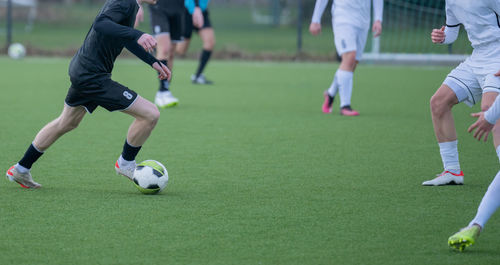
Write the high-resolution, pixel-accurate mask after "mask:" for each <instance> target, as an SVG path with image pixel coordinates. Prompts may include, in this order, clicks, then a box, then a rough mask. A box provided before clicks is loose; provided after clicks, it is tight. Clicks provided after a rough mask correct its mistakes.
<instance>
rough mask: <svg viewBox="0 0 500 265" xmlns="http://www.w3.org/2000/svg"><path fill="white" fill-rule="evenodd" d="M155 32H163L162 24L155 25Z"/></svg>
mask: <svg viewBox="0 0 500 265" xmlns="http://www.w3.org/2000/svg"><path fill="white" fill-rule="evenodd" d="M155 33H156V34H160V33H161V28H160V26H158V25H156V26H155Z"/></svg>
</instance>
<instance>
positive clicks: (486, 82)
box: [443, 58, 500, 107]
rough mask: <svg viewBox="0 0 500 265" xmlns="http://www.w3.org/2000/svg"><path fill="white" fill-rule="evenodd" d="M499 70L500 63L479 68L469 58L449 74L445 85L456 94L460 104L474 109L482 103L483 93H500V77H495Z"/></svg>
mask: <svg viewBox="0 0 500 265" xmlns="http://www.w3.org/2000/svg"><path fill="white" fill-rule="evenodd" d="M499 70H500V63H491V64H486V65H483V66H482V67H477V66H473V65H471V63H470V60H469V58H468V59H467V60H465V61H464V62H462V63H461V64H460V65H458V66H457V67H456V68H455V69H453V70H452V71H451V72H450V73H449V74H448V76H447V77H446V79H445V80H444V82H443V84H445V85H447V86H449V87H450V88H451V89H452V90H453V92H455V95H456V96H457V99H458V102H464V103H465V104H467V105H469V106H471V107H472V106H473V105H474V104H476V103H477V102H479V101H481V97H482V95H483V93H486V92H496V93H500V77H496V76H494V74H495V73H497V72H498V71H499Z"/></svg>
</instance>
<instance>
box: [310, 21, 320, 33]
mask: <svg viewBox="0 0 500 265" xmlns="http://www.w3.org/2000/svg"><path fill="white" fill-rule="evenodd" d="M309 32H311V34H312V35H314V36H316V35H318V34H320V33H321V24H320V23H314V22H313V23H311V25H309Z"/></svg>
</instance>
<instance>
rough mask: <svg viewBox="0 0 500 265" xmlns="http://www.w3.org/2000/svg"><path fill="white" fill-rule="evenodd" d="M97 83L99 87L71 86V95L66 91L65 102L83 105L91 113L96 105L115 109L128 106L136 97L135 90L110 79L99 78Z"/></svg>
mask: <svg viewBox="0 0 500 265" xmlns="http://www.w3.org/2000/svg"><path fill="white" fill-rule="evenodd" d="M97 83H98V85H99V87H91V88H81V87H79V88H74V87H71V89H70V90H71V92H70V93H71V97H69V95H70V93H68V97H67V98H66V104H67V105H68V106H70V107H77V106H83V107H85V109H87V111H88V112H89V113H92V112H93V111H94V110H95V109H96V108H97V106H101V107H103V108H105V109H107V110H108V111H116V110H125V109H127V108H129V107H130V106H131V105H132V103H134V101H135V100H136V98H137V93H136V92H135V91H133V90H131V89H129V88H128V87H126V86H124V85H122V84H120V83H118V82H115V81H113V80H111V79H105V80H100V81H99V82H97ZM68 98H70V99H71V100H68Z"/></svg>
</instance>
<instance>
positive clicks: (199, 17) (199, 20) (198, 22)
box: [193, 7, 203, 29]
mask: <svg viewBox="0 0 500 265" xmlns="http://www.w3.org/2000/svg"><path fill="white" fill-rule="evenodd" d="M193 26H195V27H196V28H199V29H201V28H202V27H203V12H202V11H201V8H199V7H195V8H194V12H193Z"/></svg>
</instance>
